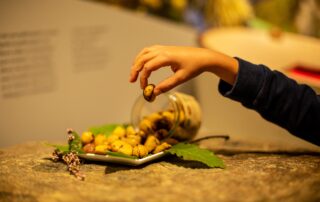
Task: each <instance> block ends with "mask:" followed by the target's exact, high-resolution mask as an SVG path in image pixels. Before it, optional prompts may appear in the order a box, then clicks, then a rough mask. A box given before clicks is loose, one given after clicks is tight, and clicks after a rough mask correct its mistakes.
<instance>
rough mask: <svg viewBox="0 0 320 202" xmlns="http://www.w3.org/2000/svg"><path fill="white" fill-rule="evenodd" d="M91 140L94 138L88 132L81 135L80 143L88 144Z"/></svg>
mask: <svg viewBox="0 0 320 202" xmlns="http://www.w3.org/2000/svg"><path fill="white" fill-rule="evenodd" d="M93 139H94V136H93V134H92V132H90V131H85V132H83V133H82V135H81V142H82V143H83V144H89V143H90V142H92V141H93Z"/></svg>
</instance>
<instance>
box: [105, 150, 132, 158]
mask: <svg viewBox="0 0 320 202" xmlns="http://www.w3.org/2000/svg"><path fill="white" fill-rule="evenodd" d="M107 155H110V156H116V157H123V158H129V159H138V157H136V156H129V155H127V154H123V153H121V152H111V151H108V152H107Z"/></svg>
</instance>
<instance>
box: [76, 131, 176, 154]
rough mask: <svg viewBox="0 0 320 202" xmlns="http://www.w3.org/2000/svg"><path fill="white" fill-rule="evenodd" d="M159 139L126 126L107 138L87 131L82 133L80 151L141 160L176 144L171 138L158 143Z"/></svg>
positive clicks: (156, 134)
mask: <svg viewBox="0 0 320 202" xmlns="http://www.w3.org/2000/svg"><path fill="white" fill-rule="evenodd" d="M159 137H160V136H159V133H154V134H150V133H149V134H147V133H146V132H144V131H143V130H139V131H136V130H135V129H134V128H133V126H132V125H128V126H126V127H124V126H117V127H116V128H115V129H114V130H113V131H112V133H111V135H109V136H106V135H104V134H98V135H93V133H92V132H89V131H86V132H83V133H82V135H81V141H82V145H83V148H82V149H83V150H84V152H86V153H94V154H102V155H104V154H106V153H107V152H108V151H112V152H120V153H123V154H126V155H130V156H136V157H138V158H143V157H145V156H147V155H148V154H151V153H152V154H156V153H159V152H161V151H164V150H166V149H168V148H170V147H171V145H172V144H174V143H176V142H175V141H174V140H173V139H172V138H171V139H168V141H164V142H160V140H159V139H160V138H159ZM170 141H171V144H170Z"/></svg>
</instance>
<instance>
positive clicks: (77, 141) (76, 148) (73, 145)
mask: <svg viewBox="0 0 320 202" xmlns="http://www.w3.org/2000/svg"><path fill="white" fill-rule="evenodd" d="M71 133H72V135H73V136H74V139H73V140H72V141H71V142H70V143H69V151H73V152H76V153H79V154H83V153H85V152H84V151H83V150H82V142H81V138H80V136H79V134H78V133H77V132H76V131H72V132H71Z"/></svg>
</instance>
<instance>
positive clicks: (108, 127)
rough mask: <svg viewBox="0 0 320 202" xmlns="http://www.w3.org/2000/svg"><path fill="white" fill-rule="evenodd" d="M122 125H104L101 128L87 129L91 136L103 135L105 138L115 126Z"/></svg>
mask: <svg viewBox="0 0 320 202" xmlns="http://www.w3.org/2000/svg"><path fill="white" fill-rule="evenodd" d="M122 125H123V124H105V125H101V126H93V127H90V128H89V131H90V132H92V133H93V135H98V134H104V135H106V136H109V135H111V133H112V131H113V130H114V129H115V128H116V127H117V126H122Z"/></svg>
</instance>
